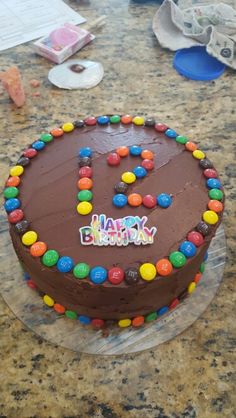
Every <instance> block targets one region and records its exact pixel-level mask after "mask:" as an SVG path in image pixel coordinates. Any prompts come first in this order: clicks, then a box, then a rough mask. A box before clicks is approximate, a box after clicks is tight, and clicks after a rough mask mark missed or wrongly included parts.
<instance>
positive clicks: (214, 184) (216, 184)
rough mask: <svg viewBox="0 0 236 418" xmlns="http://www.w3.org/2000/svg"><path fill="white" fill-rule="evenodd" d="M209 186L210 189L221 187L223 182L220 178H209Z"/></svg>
mask: <svg viewBox="0 0 236 418" xmlns="http://www.w3.org/2000/svg"><path fill="white" fill-rule="evenodd" d="M206 184H207V187H208V188H209V189H220V188H221V182H220V180H218V179H214V178H213V179H208V180H207V182H206Z"/></svg>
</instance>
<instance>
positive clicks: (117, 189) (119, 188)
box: [114, 181, 128, 194]
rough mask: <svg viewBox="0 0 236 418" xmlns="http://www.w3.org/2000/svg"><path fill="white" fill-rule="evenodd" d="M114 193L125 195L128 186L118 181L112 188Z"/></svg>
mask: <svg viewBox="0 0 236 418" xmlns="http://www.w3.org/2000/svg"><path fill="white" fill-rule="evenodd" d="M114 189H115V192H116V193H122V194H124V193H126V192H127V190H128V184H126V183H124V182H123V181H120V182H119V183H117V184H116V185H115V187H114Z"/></svg>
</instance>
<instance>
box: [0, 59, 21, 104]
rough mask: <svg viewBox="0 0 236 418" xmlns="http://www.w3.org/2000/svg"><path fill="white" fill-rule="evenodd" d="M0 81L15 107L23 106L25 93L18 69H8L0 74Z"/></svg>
mask: <svg viewBox="0 0 236 418" xmlns="http://www.w3.org/2000/svg"><path fill="white" fill-rule="evenodd" d="M0 80H1V81H2V84H3V87H4V89H5V90H6V91H7V92H8V94H9V96H10V98H11V99H12V100H13V102H14V103H15V104H16V106H17V107H21V106H23V104H24V103H25V92H24V88H23V85H22V81H21V75H20V71H19V70H18V68H17V67H10V68H8V70H6V71H4V72H2V73H0Z"/></svg>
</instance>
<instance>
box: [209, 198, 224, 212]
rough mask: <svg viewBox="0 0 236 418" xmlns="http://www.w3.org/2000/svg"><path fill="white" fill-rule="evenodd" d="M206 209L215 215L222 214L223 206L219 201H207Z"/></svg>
mask: <svg viewBox="0 0 236 418" xmlns="http://www.w3.org/2000/svg"><path fill="white" fill-rule="evenodd" d="M208 208H209V209H210V210H213V211H214V212H216V213H219V212H222V210H223V208H224V206H223V204H222V203H221V202H220V201H219V200H209V202H208Z"/></svg>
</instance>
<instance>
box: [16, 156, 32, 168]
mask: <svg viewBox="0 0 236 418" xmlns="http://www.w3.org/2000/svg"><path fill="white" fill-rule="evenodd" d="M29 164H30V159H29V158H27V157H20V158H19V160H17V165H19V166H21V167H27V165H29Z"/></svg>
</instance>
